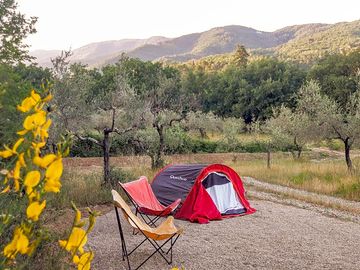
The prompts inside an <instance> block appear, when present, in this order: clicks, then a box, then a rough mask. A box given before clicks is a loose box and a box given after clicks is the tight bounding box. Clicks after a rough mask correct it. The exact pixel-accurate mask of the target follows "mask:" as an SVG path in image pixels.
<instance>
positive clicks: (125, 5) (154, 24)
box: [18, 0, 360, 50]
mask: <svg viewBox="0 0 360 270" xmlns="http://www.w3.org/2000/svg"><path fill="white" fill-rule="evenodd" d="M18 3H19V8H20V10H21V12H23V13H25V14H26V15H28V16H37V17H39V19H38V23H37V24H36V29H37V31H38V32H37V33H36V34H34V35H32V36H31V37H30V38H29V39H28V41H27V43H28V44H30V45H32V48H31V49H33V50H34V49H60V50H62V49H69V48H70V47H71V48H72V49H76V48H78V47H80V46H83V45H86V44H88V43H91V42H98V41H105V40H119V39H124V38H148V37H150V36H166V37H177V36H180V35H184V34H189V33H194V32H202V31H206V30H209V29H210V28H212V27H217V26H225V25H231V24H235V25H243V26H247V27H252V28H255V29H257V30H262V31H274V30H276V29H279V28H282V27H285V26H289V25H295V24H305V23H315V22H318V23H336V22H341V21H354V20H358V19H360V0H327V1H326V0H301V1H300V0H247V1H243V0H181V1H171V0H101V1H99V0H18Z"/></svg>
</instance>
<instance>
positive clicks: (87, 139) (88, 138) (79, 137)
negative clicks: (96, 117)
mask: <svg viewBox="0 0 360 270" xmlns="http://www.w3.org/2000/svg"><path fill="white" fill-rule="evenodd" d="M74 136H75V137H76V138H78V139H79V140H81V141H89V142H92V143H95V144H96V145H98V146H101V147H102V146H103V145H102V144H101V143H100V142H99V141H98V140H96V139H94V138H91V137H83V136H81V135H79V134H76V133H75V134H74Z"/></svg>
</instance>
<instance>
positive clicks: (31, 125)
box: [23, 111, 46, 130]
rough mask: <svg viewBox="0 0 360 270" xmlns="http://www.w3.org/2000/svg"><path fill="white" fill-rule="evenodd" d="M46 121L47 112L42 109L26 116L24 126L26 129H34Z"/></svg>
mask: <svg viewBox="0 0 360 270" xmlns="http://www.w3.org/2000/svg"><path fill="white" fill-rule="evenodd" d="M45 123H46V112H45V111H40V112H37V113H34V114H32V115H29V116H27V117H26V118H25V120H24V123H23V127H24V128H25V129H26V130H34V129H36V128H38V127H40V126H42V125H44V124H45Z"/></svg>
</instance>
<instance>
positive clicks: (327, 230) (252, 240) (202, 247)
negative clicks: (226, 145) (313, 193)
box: [89, 194, 360, 270]
mask: <svg viewBox="0 0 360 270" xmlns="http://www.w3.org/2000/svg"><path fill="white" fill-rule="evenodd" d="M250 195H251V194H250ZM251 204H252V205H253V206H254V207H255V208H257V210H258V211H257V212H256V213H255V214H253V215H249V216H243V217H237V218H232V219H227V220H222V221H214V222H211V223H209V224H206V225H198V224H193V223H189V222H186V221H180V220H175V221H176V225H178V226H182V227H184V230H185V234H184V235H183V236H182V237H181V238H180V239H179V241H178V243H177V244H176V246H175V251H174V260H173V261H174V264H173V266H184V267H185V269H354V270H355V269H357V270H358V269H359V268H360V259H359V258H360V225H359V224H358V223H355V222H351V221H344V220H341V219H338V218H331V217H328V216H326V215H324V214H322V213H320V212H319V211H314V209H311V208H309V209H302V208H299V207H294V206H291V205H284V204H282V203H275V202H270V201H268V200H257V199H252V200H251ZM125 231H126V237H127V240H128V244H129V245H130V246H134V245H135V243H137V242H138V241H139V240H140V239H141V236H132V235H131V234H130V228H129V227H126V228H125ZM120 243H121V242H120V237H119V233H118V228H117V224H116V219H115V213H114V211H112V212H109V213H107V214H106V215H104V216H101V217H99V218H98V221H97V224H96V227H95V229H94V231H93V232H92V233H91V235H90V237H89V244H90V247H91V248H92V249H93V250H94V251H95V252H96V256H95V259H94V264H93V269H126V268H125V263H124V262H123V261H122V260H121V246H120V245H121V244H120ZM150 251H151V247H150V246H148V245H145V246H143V247H142V248H141V249H140V250H139V251H138V252H135V253H134V254H133V255H132V256H133V257H132V262H134V263H135V264H137V263H138V262H140V260H141V258H143V255H144V254H149V252H150ZM134 266H135V265H134ZM170 268H171V267H170V266H168V265H167V264H166V263H165V262H164V261H163V260H162V259H161V257H159V256H155V257H153V258H151V259H150V260H149V261H148V262H147V263H146V264H145V266H144V267H143V268H142V269H157V270H160V269H170Z"/></svg>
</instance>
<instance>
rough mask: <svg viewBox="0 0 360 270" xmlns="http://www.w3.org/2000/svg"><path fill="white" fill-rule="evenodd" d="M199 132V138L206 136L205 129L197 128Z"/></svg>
mask: <svg viewBox="0 0 360 270" xmlns="http://www.w3.org/2000/svg"><path fill="white" fill-rule="evenodd" d="M199 132H200V137H201V139H205V138H207V134H206V131H205V129H203V128H199Z"/></svg>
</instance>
